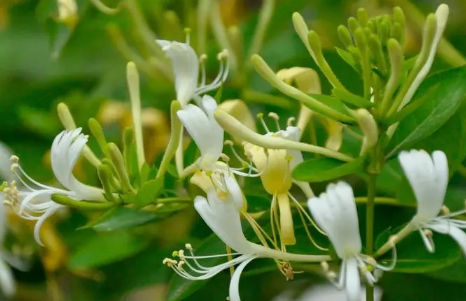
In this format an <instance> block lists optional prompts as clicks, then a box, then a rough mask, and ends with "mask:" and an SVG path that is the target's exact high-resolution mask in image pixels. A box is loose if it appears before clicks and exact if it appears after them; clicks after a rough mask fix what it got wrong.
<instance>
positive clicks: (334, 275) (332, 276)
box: [326, 271, 337, 280]
mask: <svg viewBox="0 0 466 301" xmlns="http://www.w3.org/2000/svg"><path fill="white" fill-rule="evenodd" d="M326 275H327V278H328V279H330V280H333V279H336V278H337V274H336V273H335V272H334V271H328V272H327V273H326Z"/></svg>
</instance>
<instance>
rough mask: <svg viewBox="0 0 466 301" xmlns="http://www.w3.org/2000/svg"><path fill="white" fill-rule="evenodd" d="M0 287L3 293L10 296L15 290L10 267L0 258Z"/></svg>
mask: <svg viewBox="0 0 466 301" xmlns="http://www.w3.org/2000/svg"><path fill="white" fill-rule="evenodd" d="M0 288H1V290H2V293H3V295H5V296H7V297H12V296H13V294H14V293H15V291H16V284H15V279H14V278H13V273H12V271H11V269H10V267H9V266H8V265H7V264H6V263H5V262H3V260H2V259H1V258H0Z"/></svg>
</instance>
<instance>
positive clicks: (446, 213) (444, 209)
mask: <svg viewBox="0 0 466 301" xmlns="http://www.w3.org/2000/svg"><path fill="white" fill-rule="evenodd" d="M442 212H443V214H445V215H449V214H450V209H448V207H447V206H445V205H443V206H442Z"/></svg>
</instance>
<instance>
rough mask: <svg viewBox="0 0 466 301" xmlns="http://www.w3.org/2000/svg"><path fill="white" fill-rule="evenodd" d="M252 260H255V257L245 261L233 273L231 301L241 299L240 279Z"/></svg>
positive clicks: (239, 300)
mask: <svg viewBox="0 0 466 301" xmlns="http://www.w3.org/2000/svg"><path fill="white" fill-rule="evenodd" d="M252 260H254V257H252V258H250V259H248V260H246V261H243V262H242V263H241V264H240V265H239V266H238V267H237V268H236V270H235V272H234V273H233V277H231V280H230V301H241V298H240V296H239V280H240V277H241V273H242V272H243V270H244V268H245V267H246V266H247V265H248V263H250V262H251V261H252Z"/></svg>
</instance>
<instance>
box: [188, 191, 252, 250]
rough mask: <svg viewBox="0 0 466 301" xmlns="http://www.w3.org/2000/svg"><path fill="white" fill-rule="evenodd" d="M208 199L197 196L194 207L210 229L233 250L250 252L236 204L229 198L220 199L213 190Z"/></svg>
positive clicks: (249, 244)
mask: <svg viewBox="0 0 466 301" xmlns="http://www.w3.org/2000/svg"><path fill="white" fill-rule="evenodd" d="M208 198H209V201H208V202H207V200H206V199H205V198H204V197H201V196H197V197H196V198H195V199H194V207H195V208H196V211H197V212H198V213H199V215H200V216H201V217H202V219H203V220H204V222H205V223H206V224H207V225H208V226H209V228H210V229H212V231H213V232H214V233H215V234H216V235H217V236H218V237H219V238H220V239H221V240H222V241H223V242H224V243H225V244H226V245H228V246H230V247H231V248H232V249H233V250H235V251H237V252H239V253H242V254H252V253H254V250H253V248H252V246H251V243H250V242H249V241H248V240H247V239H246V237H245V236H244V233H243V229H242V226H241V219H240V215H239V211H238V210H237V209H236V205H235V204H234V203H233V202H232V201H230V200H220V199H218V197H217V194H216V192H215V191H210V192H209V193H208Z"/></svg>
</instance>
